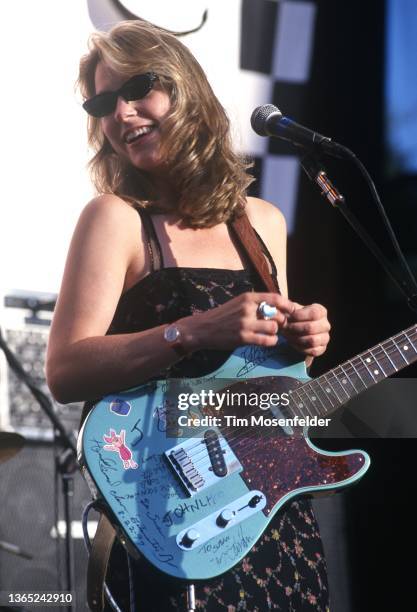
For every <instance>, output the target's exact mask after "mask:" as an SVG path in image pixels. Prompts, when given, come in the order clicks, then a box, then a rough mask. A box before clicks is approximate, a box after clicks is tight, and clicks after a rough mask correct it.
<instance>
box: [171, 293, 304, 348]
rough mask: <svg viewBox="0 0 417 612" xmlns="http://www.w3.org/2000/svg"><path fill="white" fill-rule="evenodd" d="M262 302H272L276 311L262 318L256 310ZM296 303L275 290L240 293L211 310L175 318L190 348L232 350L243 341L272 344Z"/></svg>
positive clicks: (262, 344)
mask: <svg viewBox="0 0 417 612" xmlns="http://www.w3.org/2000/svg"><path fill="white" fill-rule="evenodd" d="M261 302H267V303H268V304H270V305H272V306H275V307H276V308H277V309H278V312H277V314H276V315H275V316H274V317H273V318H271V319H269V320H267V321H265V320H263V319H260V318H259V317H258V314H257V309H258V306H259V304H260V303H261ZM296 306H297V305H296V304H295V303H294V302H291V301H290V300H289V299H287V298H285V297H283V296H282V295H279V294H278V293H255V292H251V293H243V294H242V295H239V296H237V297H235V298H233V299H231V300H230V301H229V302H226V303H225V304H222V305H221V306H217V307H216V308H213V309H211V310H207V311H205V312H202V313H199V314H196V315H193V316H191V317H186V318H184V319H181V320H180V321H178V324H179V325H178V326H179V327H180V329H181V331H182V332H183V335H184V343H185V345H186V346H187V348H189V349H190V351H197V350H201V349H217V350H233V349H235V348H236V347H237V346H241V345H243V344H256V345H258V346H275V344H276V343H277V342H278V337H277V333H278V330H279V329H280V327H281V326H283V325H285V323H286V321H287V316H289V315H290V314H291V313H292V312H294V310H295V308H296Z"/></svg>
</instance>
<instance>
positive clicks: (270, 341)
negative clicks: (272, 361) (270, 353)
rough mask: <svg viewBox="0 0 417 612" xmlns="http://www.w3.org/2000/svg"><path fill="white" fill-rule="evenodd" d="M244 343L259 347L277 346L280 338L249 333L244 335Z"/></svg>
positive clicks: (272, 335) (274, 335)
mask: <svg viewBox="0 0 417 612" xmlns="http://www.w3.org/2000/svg"><path fill="white" fill-rule="evenodd" d="M242 339H243V342H244V343H245V344H256V345H257V346H267V347H268V346H275V345H276V344H277V343H278V336H277V335H276V334H257V333H254V332H247V333H246V334H243V337H242Z"/></svg>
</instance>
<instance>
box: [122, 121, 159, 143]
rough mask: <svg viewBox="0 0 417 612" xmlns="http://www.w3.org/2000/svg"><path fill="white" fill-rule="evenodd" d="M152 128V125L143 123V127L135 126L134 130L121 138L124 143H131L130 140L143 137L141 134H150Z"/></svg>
mask: <svg viewBox="0 0 417 612" xmlns="http://www.w3.org/2000/svg"><path fill="white" fill-rule="evenodd" d="M154 129H155V126H154V125H145V126H143V127H140V128H137V129H136V130H132V131H131V132H128V133H127V134H126V135H125V136H124V137H123V140H124V141H125V143H126V144H132V142H136V141H137V140H140V138H143V136H146V135H147V134H150V133H151V132H152V131H153V130H154Z"/></svg>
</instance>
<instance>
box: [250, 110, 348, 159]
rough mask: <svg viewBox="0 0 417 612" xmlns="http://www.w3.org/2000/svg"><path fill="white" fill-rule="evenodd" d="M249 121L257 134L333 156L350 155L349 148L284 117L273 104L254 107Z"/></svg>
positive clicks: (342, 156) (344, 156) (343, 156)
mask: <svg viewBox="0 0 417 612" xmlns="http://www.w3.org/2000/svg"><path fill="white" fill-rule="evenodd" d="M250 122H251V125H252V128H253V130H254V131H255V132H256V133H257V134H258V135H259V136H274V137H275V138H281V139H282V140H288V141H289V142H291V143H292V144H294V145H296V146H299V147H305V148H310V149H311V148H315V149H321V150H322V151H323V152H324V153H327V154H328V155H331V156H333V157H341V158H347V157H351V155H349V153H350V151H349V149H347V148H346V147H344V146H343V145H340V144H337V142H333V141H332V139H331V138H328V137H327V136H323V135H322V134H319V133H318V132H314V131H313V130H309V129H308V128H306V127H304V126H302V125H300V124H299V123H296V122H295V121H293V120H292V119H289V118H288V117H284V116H283V115H282V113H281V111H280V110H279V109H278V108H277V107H276V106H274V105H273V104H264V105H263V106H258V108H255V110H254V111H253V113H252V117H251V120H250Z"/></svg>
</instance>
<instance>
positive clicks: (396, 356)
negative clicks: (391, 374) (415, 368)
mask: <svg viewBox="0 0 417 612" xmlns="http://www.w3.org/2000/svg"><path fill="white" fill-rule="evenodd" d="M396 338H397V339H398V338H399V336H396ZM404 341H405V336H403V340H402V341H399V342H397V341H396V339H395V338H391V342H392V344H393V346H394V351H395V352H392V353H391V357H392V359H393V361H394V363H396V367H397V369H398V370H401V369H402V368H404V367H405V366H406V365H408V364H409V363H410V361H408V359H407V357H406V353H407V350H408V349H406V350H405V352H404V353H403V349H402V348H401V344H402V345H403V347H404ZM385 344H386V343H385Z"/></svg>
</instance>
